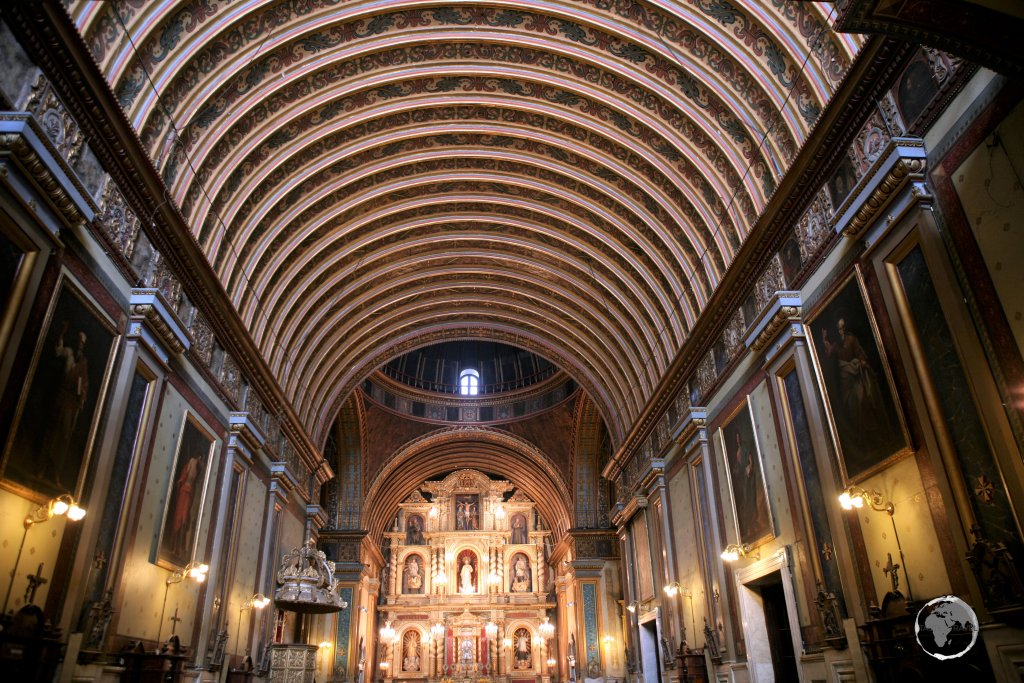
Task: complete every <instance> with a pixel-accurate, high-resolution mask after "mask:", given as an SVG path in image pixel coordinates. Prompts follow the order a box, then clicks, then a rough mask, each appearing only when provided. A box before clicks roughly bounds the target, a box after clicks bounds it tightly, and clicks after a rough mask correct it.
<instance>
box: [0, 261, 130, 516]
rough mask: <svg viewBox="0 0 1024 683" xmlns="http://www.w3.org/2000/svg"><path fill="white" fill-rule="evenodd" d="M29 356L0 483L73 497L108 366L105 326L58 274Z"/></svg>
mask: <svg viewBox="0 0 1024 683" xmlns="http://www.w3.org/2000/svg"><path fill="white" fill-rule="evenodd" d="M55 292H56V294H55V295H54V297H53V299H52V301H51V302H50V307H49V310H47V312H46V317H45V319H44V322H43V326H42V332H41V334H40V335H39V342H38V346H37V347H36V349H35V352H34V353H33V355H32V360H31V362H30V364H29V370H28V375H27V377H26V380H25V382H24V386H23V387H22V389H21V395H20V396H19V398H18V404H17V409H16V411H15V415H14V422H13V424H12V428H11V432H10V437H9V438H8V441H7V443H6V444H5V448H4V457H3V465H2V470H3V475H2V476H3V480H4V484H5V486H7V487H9V488H12V489H15V490H18V491H20V492H23V493H26V494H29V495H30V497H34V498H39V499H45V498H50V497H53V496H58V495H60V494H62V493H71V494H73V495H74V496H75V497H76V498H78V497H81V494H82V491H81V488H82V482H83V479H84V477H85V472H86V471H87V469H88V462H89V453H90V451H91V449H92V445H93V441H94V439H95V436H96V427H97V422H98V418H99V413H100V406H101V405H102V404H103V397H104V395H105V393H106V387H107V383H108V381H109V378H110V371H111V368H112V366H113V362H112V361H113V358H114V353H115V352H116V348H117V347H116V344H115V341H116V339H117V338H118V335H117V334H116V331H115V328H114V324H113V321H111V320H110V319H109V318H108V317H107V316H106V315H104V314H103V313H102V312H101V311H100V309H99V308H98V307H96V306H95V305H94V304H93V303H92V301H90V300H89V298H88V297H87V296H86V295H85V294H84V293H83V291H82V290H81V289H80V288H79V286H78V284H77V283H76V282H74V281H73V280H72V279H71V277H70V276H69V275H67V274H66V273H64V274H62V275H61V276H60V278H59V280H58V282H57V286H56V288H55Z"/></svg>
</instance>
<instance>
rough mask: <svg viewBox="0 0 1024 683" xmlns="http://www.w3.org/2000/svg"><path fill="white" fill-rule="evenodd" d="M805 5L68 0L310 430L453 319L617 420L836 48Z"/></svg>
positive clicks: (691, 304) (449, 328) (624, 422)
mask: <svg viewBox="0 0 1024 683" xmlns="http://www.w3.org/2000/svg"><path fill="white" fill-rule="evenodd" d="M830 11H831V6H830V4H829V3H798V2H785V1H783V0H771V1H768V2H735V3H723V2H709V1H708V0H678V1H668V0H666V1H664V2H643V1H640V0H636V1H634V0H614V1H611V2H609V1H607V0H549V1H539V0H527V1H525V2H515V3H512V2H506V1H505V0H493V1H492V2H464V1H459V0H450V1H449V2H445V3H439V2H432V1H427V0H409V1H399V0H396V1H393V2H387V3H380V2H373V1H372V0H345V1H344V2H341V1H339V0H307V1H305V2H291V1H289V0H242V1H237V0H235V1H231V2H229V1H228V0H156V1H144V0H114V1H112V2H108V3H92V2H83V1H78V0H76V1H74V2H71V3H70V5H69V13H70V15H71V17H72V20H73V21H74V22H75V25H76V26H77V28H78V30H79V32H80V33H81V34H82V36H83V37H84V39H85V41H86V43H87V45H88V46H89V48H90V50H91V51H92V54H93V56H94V57H95V59H96V62H97V64H99V66H100V68H101V70H102V71H103V73H104V75H105V77H106V79H107V81H108V82H109V83H110V84H111V87H112V88H113V90H114V92H115V93H116V95H117V97H118V99H119V101H120V103H121V105H122V107H123V108H124V110H125V112H126V113H127V115H128V118H129V120H130V121H131V122H132V124H133V125H134V126H135V128H136V130H137V132H138V134H139V137H140V139H141V140H142V143H143V145H144V146H145V148H146V149H147V150H148V151H149V153H150V155H151V156H152V158H153V160H154V162H155V163H156V165H157V168H158V170H159V171H160V172H161V173H162V175H163V179H164V182H165V183H166V184H167V186H168V188H169V190H170V195H171V197H172V198H173V200H174V202H175V203H176V204H177V205H178V207H179V208H180V209H181V212H182V215H184V216H185V217H186V219H187V220H188V222H189V225H190V227H191V229H192V231H193V235H194V236H195V237H196V239H197V240H198V241H199V244H200V245H201V247H202V249H203V251H204V253H205V255H206V257H207V259H208V260H209V261H210V263H211V265H213V267H214V269H215V271H216V272H217V274H218V276H219V278H220V280H221V282H222V283H223V285H224V287H225V289H226V290H227V293H228V296H229V297H230V298H231V300H232V302H233V303H234V305H235V307H236V308H237V310H238V311H239V314H240V315H241V317H242V320H243V321H244V322H245V324H246V325H247V326H248V328H249V330H250V331H251V333H252V335H253V339H254V340H255V342H256V344H257V346H258V347H259V349H260V351H261V353H262V355H263V357H264V359H265V360H266V361H267V363H268V365H269V366H270V367H271V368H272V369H273V371H274V372H275V374H276V375H277V376H278V377H279V379H280V383H281V386H282V387H283V388H284V390H285V393H286V395H287V396H288V398H289V400H291V401H292V404H293V406H294V407H295V410H296V413H297V414H298V415H299V416H300V418H301V419H302V420H303V422H304V423H305V425H306V428H307V430H308V431H309V434H310V435H311V436H312V437H313V439H314V441H316V442H318V443H320V442H322V441H323V439H324V437H325V436H326V433H327V430H328V429H329V427H330V425H331V423H332V421H333V419H334V415H335V413H336V412H337V410H338V409H339V407H340V405H341V404H342V402H343V401H344V400H345V398H346V397H347V396H348V395H349V394H350V393H351V391H352V389H353V388H354V387H356V386H357V385H358V384H359V382H360V381H362V379H363V378H365V377H366V376H367V375H368V374H369V373H370V372H372V371H373V370H374V369H375V368H376V367H378V366H379V365H380V364H381V363H382V362H384V361H386V360H388V359H389V358H392V357H394V356H396V355H398V354H400V353H402V352H404V351H407V350H408V349H409V348H410V345H424V344H428V343H431V342H433V341H437V340H440V339H443V338H449V337H450V335H452V334H458V335H463V336H465V337H470V338H472V337H480V338H492V339H495V340H498V341H503V342H507V343H514V344H517V345H520V346H523V348H529V349H531V350H534V351H536V352H537V353H539V354H541V355H543V356H544V357H546V358H549V359H551V360H552V361H553V362H556V363H558V364H559V365H560V366H561V367H563V368H564V369H565V370H566V371H567V372H569V373H570V374H571V375H572V376H573V377H574V378H575V379H577V381H578V382H579V383H580V385H581V386H582V387H584V389H585V390H586V391H587V392H588V394H589V395H590V396H591V397H592V398H593V400H594V401H595V404H596V405H597V406H598V409H599V410H600V412H601V414H602V416H603V417H604V419H605V421H606V422H607V424H608V427H609V431H610V434H611V438H612V441H613V442H615V443H618V442H621V440H622V439H623V438H624V437H625V435H626V434H627V433H628V431H629V429H630V427H631V426H632V425H633V423H634V422H635V420H636V419H637V418H638V417H639V416H640V415H641V414H642V413H643V411H644V409H645V406H646V405H647V402H648V400H649V399H650V398H651V396H652V392H653V391H654V388H655V387H656V386H657V384H658V381H659V379H660V378H661V377H662V376H663V374H664V373H665V372H666V371H667V369H668V368H669V366H670V365H671V363H672V359H673V358H674V356H675V355H676V353H677V351H678V349H679V348H680V347H681V345H682V344H683V343H684V342H685V341H686V339H687V335H688V334H689V333H690V331H691V330H692V329H693V327H694V325H695V324H696V321H697V320H698V318H699V317H700V315H701V313H702V311H703V310H704V307H705V306H706V305H707V302H708V301H709V300H710V298H711V297H712V295H713V294H714V292H715V291H716V288H717V287H718V285H719V283H720V281H721V280H722V278H723V276H724V274H725V272H726V270H727V269H728V267H729V264H730V263H731V262H732V259H733V258H734V256H735V254H736V253H737V250H738V249H739V247H740V245H741V244H742V243H743V241H744V239H745V238H746V237H747V235H748V233H749V231H750V229H751V227H752V226H753V225H754V223H755V221H756V220H757V217H758V215H759V214H760V212H761V210H762V209H763V208H764V207H765V206H766V204H767V202H768V200H769V199H770V198H771V196H772V194H773V193H774V191H775V188H776V185H777V184H778V182H779V180H780V179H781V177H782V175H783V174H784V173H785V170H786V169H787V168H788V166H789V164H790V163H791V162H792V160H793V159H794V158H795V156H796V154H797V152H798V151H799V149H800V147H801V145H802V144H803V143H804V141H805V140H806V139H807V137H808V135H809V133H810V131H811V129H812V128H813V126H814V124H815V121H816V118H817V116H818V113H819V112H820V111H821V109H822V108H823V107H824V105H825V104H826V103H827V101H828V98H829V97H830V96H831V94H832V92H833V91H834V90H835V87H836V85H837V84H838V83H839V81H840V80H841V78H842V77H843V75H844V74H845V71H846V70H847V68H848V66H849V64H850V63H851V60H852V59H853V57H854V56H855V54H856V51H857V49H858V45H859V43H858V41H857V40H856V39H855V38H851V37H849V36H842V35H839V34H836V33H834V32H833V31H832V30H831V29H830V27H829V24H828V14H829V12H830ZM396 495H397V494H396Z"/></svg>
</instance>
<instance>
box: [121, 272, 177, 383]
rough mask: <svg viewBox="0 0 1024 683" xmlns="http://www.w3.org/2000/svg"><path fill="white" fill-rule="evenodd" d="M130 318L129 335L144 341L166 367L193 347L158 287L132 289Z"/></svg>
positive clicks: (129, 301)
mask: <svg viewBox="0 0 1024 683" xmlns="http://www.w3.org/2000/svg"><path fill="white" fill-rule="evenodd" d="M128 319H129V322H128V336H129V337H137V338H139V339H141V340H142V341H143V343H145V344H146V345H147V346H148V347H149V348H150V350H151V351H152V352H153V354H154V355H156V356H157V357H158V358H159V359H160V361H161V362H162V363H164V364H165V365H166V364H167V362H168V361H169V360H170V358H171V356H177V355H179V354H181V353H183V352H185V351H187V350H188V348H189V347H190V346H191V345H192V340H191V339H189V336H188V332H186V331H185V326H184V325H183V324H182V322H181V320H180V319H179V318H178V316H177V315H176V314H175V313H174V311H173V310H172V309H171V307H170V306H169V305H168V304H167V302H166V301H165V300H164V297H163V295H162V294H161V293H160V290H158V289H156V288H149V287H147V288H133V289H132V290H131V294H130V296H129V299H128Z"/></svg>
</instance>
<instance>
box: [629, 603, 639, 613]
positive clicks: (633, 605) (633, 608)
mask: <svg viewBox="0 0 1024 683" xmlns="http://www.w3.org/2000/svg"><path fill="white" fill-rule="evenodd" d="M639 606H640V601H639V600H634V601H632V602H631V603H629V604H628V605H626V609H628V610H629V611H630V613H632V614H636V608H637V607H639Z"/></svg>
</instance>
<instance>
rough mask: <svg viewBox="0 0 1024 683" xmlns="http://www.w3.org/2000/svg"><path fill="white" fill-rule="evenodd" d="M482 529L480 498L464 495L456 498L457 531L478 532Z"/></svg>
mask: <svg viewBox="0 0 1024 683" xmlns="http://www.w3.org/2000/svg"><path fill="white" fill-rule="evenodd" d="M479 528H480V496H479V494H476V493H463V494H459V495H456V496H455V529H456V530H458V531H476V530H477V529H479Z"/></svg>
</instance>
